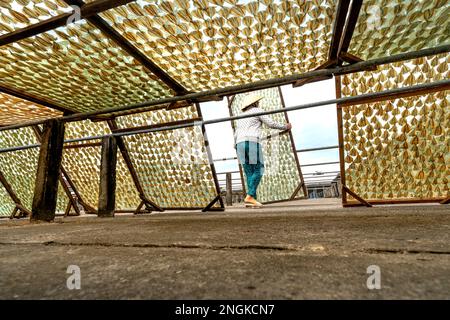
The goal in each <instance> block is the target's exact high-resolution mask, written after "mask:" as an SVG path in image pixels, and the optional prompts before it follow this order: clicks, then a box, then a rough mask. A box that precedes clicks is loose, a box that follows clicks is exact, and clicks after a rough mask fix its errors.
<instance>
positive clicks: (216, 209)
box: [202, 194, 225, 212]
mask: <svg viewBox="0 0 450 320" xmlns="http://www.w3.org/2000/svg"><path fill="white" fill-rule="evenodd" d="M220 199H222V196H221V195H220V194H219V195H217V196H216V197H215V198H214V199H213V200H212V201H211V202H210V203H209V204H208V205H207V206H206V207H204V208H203V209H202V212H207V211H225V208H223V206H222V207H221V208H213V206H214V205H215V204H216V202H217V201H219V200H220Z"/></svg>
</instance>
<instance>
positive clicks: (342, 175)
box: [335, 76, 347, 204]
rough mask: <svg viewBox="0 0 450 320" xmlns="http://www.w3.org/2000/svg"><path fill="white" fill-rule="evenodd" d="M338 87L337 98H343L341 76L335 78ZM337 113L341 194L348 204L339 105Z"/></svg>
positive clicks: (344, 202)
mask: <svg viewBox="0 0 450 320" xmlns="http://www.w3.org/2000/svg"><path fill="white" fill-rule="evenodd" d="M335 85H336V98H337V99H338V98H340V97H341V76H336V77H335ZM336 108H337V110H336V112H337V128H338V141H339V166H340V172H341V174H340V176H341V194H342V204H346V203H347V193H346V191H345V187H346V184H345V157H344V128H343V122H342V108H341V106H340V105H339V104H337V105H336Z"/></svg>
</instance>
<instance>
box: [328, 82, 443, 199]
mask: <svg viewBox="0 0 450 320" xmlns="http://www.w3.org/2000/svg"><path fill="white" fill-rule="evenodd" d="M335 84H336V98H338V99H340V98H341V96H342V94H341V77H340V76H336V78H335ZM449 89H450V84H449V83H443V84H442V85H439V86H425V87H424V86H423V87H422V88H421V89H419V90H402V91H400V90H398V91H397V92H394V93H393V92H388V91H389V90H388V91H386V92H382V93H381V94H380V95H377V96H375V97H369V96H367V95H365V96H366V97H363V98H361V99H359V100H356V101H350V102H343V103H342V102H338V103H337V104H336V108H337V124H338V125H337V127H338V141H339V160H340V161H339V163H340V177H341V184H342V205H343V206H344V207H353V206H366V207H372V205H378V204H401V203H425V202H439V203H443V204H445V203H446V201H448V199H447V200H446V198H428V199H423V198H420V199H416V198H411V199H391V200H389V199H382V200H366V199H364V198H362V197H361V196H359V195H358V194H356V193H355V192H354V191H353V190H351V189H350V188H348V186H347V185H346V180H345V152H344V131H343V119H342V108H345V107H349V106H352V105H358V104H365V103H371V102H379V101H386V100H393V99H398V98H405V97H411V96H419V95H423V94H427V93H434V92H440V91H445V90H449ZM360 97H361V96H360ZM347 194H349V195H351V196H352V197H353V198H355V199H356V201H348V199H347Z"/></svg>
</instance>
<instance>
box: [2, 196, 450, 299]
mask: <svg viewBox="0 0 450 320" xmlns="http://www.w3.org/2000/svg"><path fill="white" fill-rule="evenodd" d="M449 208H450V207H449V206H448V205H438V204H434V205H433V204H431V205H414V206H413V205H401V206H399V205H398V206H378V207H373V208H345V209H344V208H342V207H341V206H340V203H339V201H338V200H332V199H331V200H302V201H296V202H291V203H284V204H273V205H268V206H266V207H265V208H263V209H259V210H255V209H245V208H242V207H233V208H230V209H228V210H227V211H226V212H225V213H217V212H216V213H208V214H202V213H200V212H165V213H158V214H151V215H140V216H117V217H116V218H113V219H111V218H103V219H99V218H97V217H73V218H65V219H64V218H58V219H57V220H56V221H55V223H50V224H47V223H42V224H30V223H29V222H28V221H27V220H15V221H10V220H6V219H4V220H1V221H0V299H11V298H12V299H30V298H32V299H35V298H44V299H354V298H358V299H450V210H449ZM69 265H77V266H79V267H80V270H81V290H68V289H67V286H66V280H67V278H68V277H69V276H70V274H68V273H67V268H68V266H69ZM370 265H377V266H379V267H380V270H381V289H379V290H369V289H368V288H367V286H366V281H367V278H368V277H369V276H370V275H369V274H367V273H366V271H367V267H368V266H370Z"/></svg>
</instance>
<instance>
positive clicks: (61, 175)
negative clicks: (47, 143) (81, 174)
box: [32, 126, 81, 215]
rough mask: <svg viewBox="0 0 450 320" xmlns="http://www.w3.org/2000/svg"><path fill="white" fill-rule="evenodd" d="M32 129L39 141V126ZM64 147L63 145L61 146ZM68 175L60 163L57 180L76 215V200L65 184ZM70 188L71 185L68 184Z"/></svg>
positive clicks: (78, 212)
mask: <svg viewBox="0 0 450 320" xmlns="http://www.w3.org/2000/svg"><path fill="white" fill-rule="evenodd" d="M32 129H33V131H34V135H35V136H36V139H37V140H38V142H39V143H41V137H42V131H41V128H39V126H33V127H32ZM63 148H64V147H63ZM69 180H70V179H69V177H68V176H67V173H66V172H65V170H64V168H63V166H62V164H61V170H60V173H59V181H60V183H61V185H62V187H63V189H64V192H65V193H66V195H67V197H68V198H69V201H70V203H71V204H72V206H73V208H74V210H75V212H76V214H77V215H80V214H81V213H80V209H79V208H78V205H77V202H76V200H75V199H74V197H73V196H72V193H71V192H70V190H69V186H68V185H67V183H68V181H69ZM70 187H71V188H72V186H70ZM74 189H75V186H73V190H74ZM74 192H76V190H74Z"/></svg>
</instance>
